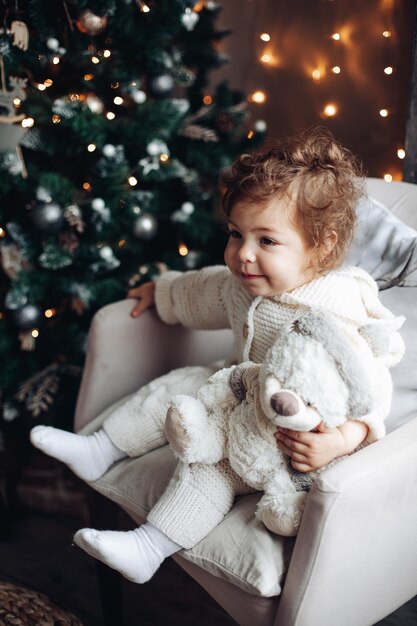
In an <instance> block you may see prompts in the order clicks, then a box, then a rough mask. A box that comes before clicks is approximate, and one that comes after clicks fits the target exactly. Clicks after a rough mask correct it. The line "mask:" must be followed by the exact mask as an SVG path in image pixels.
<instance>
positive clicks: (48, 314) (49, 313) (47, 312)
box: [44, 309, 56, 319]
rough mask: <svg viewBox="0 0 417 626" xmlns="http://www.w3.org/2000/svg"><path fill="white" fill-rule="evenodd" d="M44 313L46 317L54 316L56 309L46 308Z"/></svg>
mask: <svg viewBox="0 0 417 626" xmlns="http://www.w3.org/2000/svg"><path fill="white" fill-rule="evenodd" d="M44 315H45V317H47V318H48V319H49V318H51V317H54V316H55V315H56V310H55V309H46V311H45V313H44Z"/></svg>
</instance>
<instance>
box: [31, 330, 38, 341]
mask: <svg viewBox="0 0 417 626" xmlns="http://www.w3.org/2000/svg"><path fill="white" fill-rule="evenodd" d="M31 335H32V337H33V338H34V339H36V338H37V337H39V330H38V329H37V328H34V329H33V330H32V333H31Z"/></svg>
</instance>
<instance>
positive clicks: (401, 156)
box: [397, 148, 405, 159]
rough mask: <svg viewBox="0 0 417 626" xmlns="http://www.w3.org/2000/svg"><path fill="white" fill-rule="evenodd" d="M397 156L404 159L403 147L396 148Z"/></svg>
mask: <svg viewBox="0 0 417 626" xmlns="http://www.w3.org/2000/svg"><path fill="white" fill-rule="evenodd" d="M397 157H398V158H399V159H405V150H404V148H398V150H397Z"/></svg>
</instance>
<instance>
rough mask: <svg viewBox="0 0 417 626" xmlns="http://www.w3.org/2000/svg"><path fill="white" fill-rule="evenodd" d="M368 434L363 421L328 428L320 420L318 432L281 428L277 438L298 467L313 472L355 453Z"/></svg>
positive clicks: (302, 470) (279, 444)
mask: <svg viewBox="0 0 417 626" xmlns="http://www.w3.org/2000/svg"><path fill="white" fill-rule="evenodd" d="M367 434H368V427H367V426H366V425H365V424H364V423H363V422H358V421H351V420H348V421H347V422H345V423H344V424H342V426H339V427H338V428H326V427H325V426H324V425H323V423H320V424H319V425H318V427H317V429H316V431H315V432H301V431H297V430H289V429H287V428H279V429H278V431H277V432H276V433H275V437H276V439H277V442H278V447H279V448H280V449H281V450H282V451H283V452H284V453H285V454H287V455H288V456H289V457H291V465H292V466H293V468H294V469H295V470H297V471H298V472H311V471H312V470H315V469H320V468H321V467H324V466H325V465H327V464H328V463H330V461H333V459H336V458H338V457H340V456H344V455H345V454H350V453H351V452H353V450H355V448H356V447H357V446H358V445H359V444H360V443H362V441H363V440H364V439H365V437H366V435H367Z"/></svg>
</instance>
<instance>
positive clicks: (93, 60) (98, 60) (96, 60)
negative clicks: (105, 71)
mask: <svg viewBox="0 0 417 626" xmlns="http://www.w3.org/2000/svg"><path fill="white" fill-rule="evenodd" d="M91 61H92V62H93V63H94V64H95V65H97V63H100V59H99V58H98V57H96V56H94V57H91Z"/></svg>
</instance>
